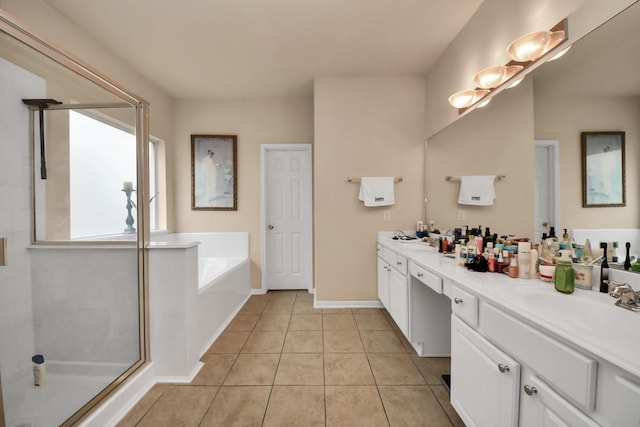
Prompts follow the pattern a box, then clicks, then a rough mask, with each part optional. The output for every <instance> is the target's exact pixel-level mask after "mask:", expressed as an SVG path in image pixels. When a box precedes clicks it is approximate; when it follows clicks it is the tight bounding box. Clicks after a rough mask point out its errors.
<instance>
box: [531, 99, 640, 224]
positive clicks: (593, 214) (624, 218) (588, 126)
mask: <svg viewBox="0 0 640 427" xmlns="http://www.w3.org/2000/svg"><path fill="white" fill-rule="evenodd" d="M588 131H624V132H625V157H626V183H627V192H626V201H627V205H626V206H625V207H617V208H583V207H582V163H581V162H582V157H581V152H580V147H581V145H580V144H581V143H580V132H588ZM535 136H536V139H542V140H544V139H547V140H557V141H559V142H560V196H559V198H560V221H559V224H558V225H559V226H560V227H561V228H564V227H567V228H569V229H574V228H578V229H579V228H638V227H639V226H640V186H639V185H638V184H637V183H638V182H640V176H639V174H638V167H637V165H638V164H640V146H639V145H640V141H639V138H640V98H637V97H612V98H603V97H597V98H596V97H589V96H581V97H577V96H574V97H567V96H566V95H565V96H562V97H558V96H556V95H555V93H554V92H553V90H549V91H539V90H536V91H535Z"/></svg>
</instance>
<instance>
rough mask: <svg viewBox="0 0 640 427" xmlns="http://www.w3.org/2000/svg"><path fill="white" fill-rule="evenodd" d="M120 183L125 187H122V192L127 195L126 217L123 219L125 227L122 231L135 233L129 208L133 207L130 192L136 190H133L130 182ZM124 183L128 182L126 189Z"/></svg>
mask: <svg viewBox="0 0 640 427" xmlns="http://www.w3.org/2000/svg"><path fill="white" fill-rule="evenodd" d="M122 184H123V185H122V186H123V187H125V188H123V190H122V191H123V192H124V194H126V195H127V219H126V220H125V221H124V223H125V224H127V228H125V229H124V232H125V233H135V232H136V229H135V227H134V226H133V222H134V219H133V215H131V209H132V208H133V202H132V201H131V193H133V192H134V191H136V190H133V189H132V188H131V183H130V182H123V183H122ZM126 184H129V188H128V189H127V188H126V187H127V186H126Z"/></svg>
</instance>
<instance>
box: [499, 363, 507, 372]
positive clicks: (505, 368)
mask: <svg viewBox="0 0 640 427" xmlns="http://www.w3.org/2000/svg"><path fill="white" fill-rule="evenodd" d="M498 370H499V371H500V373H502V374H504V373H505V372H509V366H508V365H503V364H502V363H500V364H498Z"/></svg>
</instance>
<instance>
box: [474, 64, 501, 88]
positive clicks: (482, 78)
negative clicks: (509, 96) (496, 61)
mask: <svg viewBox="0 0 640 427" xmlns="http://www.w3.org/2000/svg"><path fill="white" fill-rule="evenodd" d="M506 72H507V70H506V67H505V66H504V65H498V66H496V67H489V68H485V69H484V70H482V71H480V72H478V73H477V74H476V75H475V76H473V81H474V83H475V84H476V85H477V86H478V87H480V88H482V89H493V88H494V87H498V86H500V84H501V83H502V82H503V81H504V79H505V74H506Z"/></svg>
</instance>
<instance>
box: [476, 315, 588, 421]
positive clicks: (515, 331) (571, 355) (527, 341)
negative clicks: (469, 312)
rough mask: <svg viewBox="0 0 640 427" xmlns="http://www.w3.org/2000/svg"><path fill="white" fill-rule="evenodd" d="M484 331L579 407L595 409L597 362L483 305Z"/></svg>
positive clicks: (482, 319)
mask: <svg viewBox="0 0 640 427" xmlns="http://www.w3.org/2000/svg"><path fill="white" fill-rule="evenodd" d="M480 317H481V321H482V331H483V332H484V334H485V335H486V336H487V337H488V338H489V339H490V340H491V341H493V342H494V343H496V344H497V345H499V346H500V347H502V348H503V349H504V350H505V351H507V352H508V353H509V354H511V355H512V356H513V357H515V358H516V359H518V360H519V361H521V362H522V363H523V364H526V365H528V366H530V367H531V368H532V369H533V370H535V371H536V372H537V373H538V374H539V375H540V376H541V377H542V378H544V380H545V381H546V382H547V383H548V384H549V385H551V386H552V387H553V388H555V389H556V390H558V391H560V392H561V393H563V394H564V395H566V396H567V397H568V398H569V399H571V400H572V401H573V402H575V403H576V404H577V405H578V406H580V407H582V408H583V409H586V410H588V411H592V410H594V407H595V396H596V374H597V372H596V371H597V367H598V363H597V362H596V361H595V360H592V359H590V358H588V357H586V356H585V355H583V354H581V353H578V352H577V351H575V350H574V349H572V348H570V347H567V346H566V345H564V344H562V343H560V342H558V341H556V340H555V339H553V338H550V337H549V336H548V335H546V334H543V333H542V332H540V331H538V330H536V329H534V328H532V327H531V326H529V325H526V324H525V323H523V322H521V321H520V320H517V319H516V318H514V317H512V316H510V315H508V314H506V313H504V312H502V311H501V310H499V309H498V308H496V307H494V306H492V305H490V304H486V303H483V304H482V307H481V313H480Z"/></svg>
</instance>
